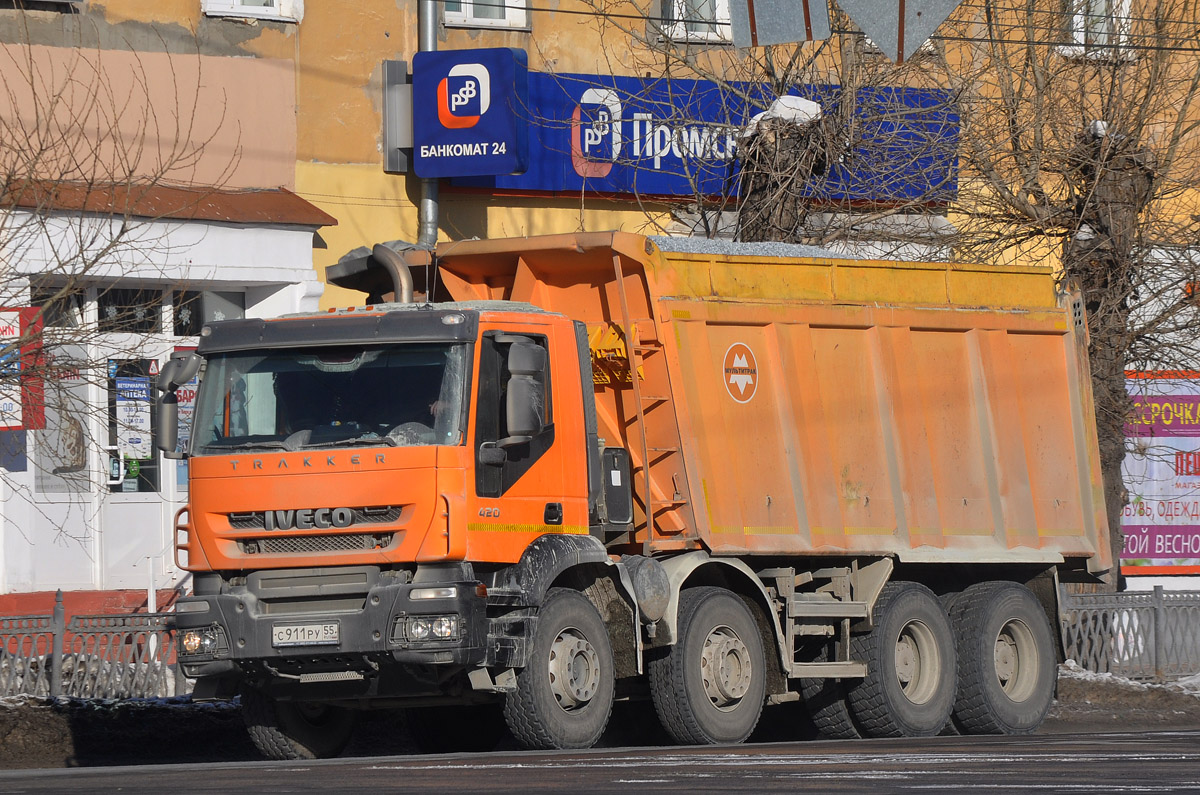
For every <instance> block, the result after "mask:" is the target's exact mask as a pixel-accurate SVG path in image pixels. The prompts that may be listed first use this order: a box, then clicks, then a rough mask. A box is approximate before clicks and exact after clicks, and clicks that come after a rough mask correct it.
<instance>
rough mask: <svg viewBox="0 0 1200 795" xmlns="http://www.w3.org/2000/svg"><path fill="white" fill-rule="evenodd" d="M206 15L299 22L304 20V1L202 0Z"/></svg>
mask: <svg viewBox="0 0 1200 795" xmlns="http://www.w3.org/2000/svg"><path fill="white" fill-rule="evenodd" d="M201 2H202V3H203V8H204V13H205V14H208V15H209V16H212V17H254V18H255V19H277V20H282V21H284V22H299V21H300V20H301V19H303V18H304V0H201Z"/></svg>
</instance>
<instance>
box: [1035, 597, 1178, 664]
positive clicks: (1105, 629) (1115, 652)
mask: <svg viewBox="0 0 1200 795" xmlns="http://www.w3.org/2000/svg"><path fill="white" fill-rule="evenodd" d="M1059 616H1060V621H1061V627H1060V628H1061V631H1062V641H1063V650H1064V652H1065V654H1066V657H1067V659H1073V660H1075V661H1076V662H1077V663H1079V665H1080V666H1081V667H1083V668H1085V669H1086V670H1089V671H1095V672H1096V673H1111V674H1116V675H1117V676H1123V677H1126V678H1129V679H1137V680H1146V681H1155V682H1164V681H1168V680H1172V679H1179V678H1181V677H1184V676H1190V675H1192V674H1196V673H1200V592H1197V591H1164V590H1163V588H1162V586H1156V587H1155V588H1154V590H1153V591H1135V592H1130V591H1126V592H1123V593H1110V594H1070V593H1066V592H1065V591H1063V590H1062V589H1060V591H1059Z"/></svg>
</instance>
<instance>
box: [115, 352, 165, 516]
mask: <svg viewBox="0 0 1200 795" xmlns="http://www.w3.org/2000/svg"><path fill="white" fill-rule="evenodd" d="M152 364H153V363H152V362H151V361H150V360H148V359H134V360H127V361H117V360H109V363H108V366H109V377H108V450H109V455H108V476H109V478H108V480H109V488H110V489H111V490H112V491H120V492H129V491H134V492H152V491H158V481H159V471H158V470H159V455H158V451H157V450H156V449H155V446H154V441H155V434H156V432H157V429H156V428H155V427H154V419H155V418H154V406H153V394H154V390H153V389H152V386H153V377H152V376H151V375H150V372H151V366H152Z"/></svg>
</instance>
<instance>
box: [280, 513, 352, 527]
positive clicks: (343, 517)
mask: <svg viewBox="0 0 1200 795" xmlns="http://www.w3.org/2000/svg"><path fill="white" fill-rule="evenodd" d="M352 524H354V513H353V512H352V511H351V510H350V509H349V508H300V509H299V510H294V511H264V512H263V527H264V528H266V529H267V530H291V529H292V528H293V527H294V528H296V529H297V530H311V529H313V528H314V527H317V528H320V529H322V530H326V529H328V528H330V527H349V526H350V525H352Z"/></svg>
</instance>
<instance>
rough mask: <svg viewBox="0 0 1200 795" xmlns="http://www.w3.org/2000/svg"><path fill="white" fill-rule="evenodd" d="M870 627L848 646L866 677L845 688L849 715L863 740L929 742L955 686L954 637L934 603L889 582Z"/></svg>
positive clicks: (945, 716)
mask: <svg viewBox="0 0 1200 795" xmlns="http://www.w3.org/2000/svg"><path fill="white" fill-rule="evenodd" d="M874 619H875V626H874V629H872V630H871V631H870V632H868V633H866V634H864V635H858V636H856V637H854V638H853V640H852V641H851V653H850V657H851V659H855V660H861V661H863V662H865V663H866V664H867V675H866V677H865V678H864V679H862V680H860V681H859V682H858V684H856V685H851V686H850V689H849V704H850V711H851V714H852V715H853V716H854V721H855V724H856V725H857V726H858V728H859V731H861V732H862V733H863V734H864V735H866V736H868V737H931V736H933V735H936V734H937V733H938V732H940V731H941V730H942V727H943V726H945V725H946V722H947V721H948V720H949V719H950V710H951V708H952V707H953V706H954V695H955V687H956V678H955V676H956V675H955V647H954V635H953V633H952V632H951V629H950V619H949V617H948V616H947V615H946V612H945V611H944V610H943V609H942V605H941V603H940V602H939V601H938V598H937V597H936V596H934V595H933V592H932V591H930V590H929V589H928V588H926V587H925V586H923V585H920V584H918V583H914V582H893V583H888V584H887V585H886V586H884V589H883V591H882V592H881V593H880V595H879V600H878V601H877V602H876V603H875V611H874Z"/></svg>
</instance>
